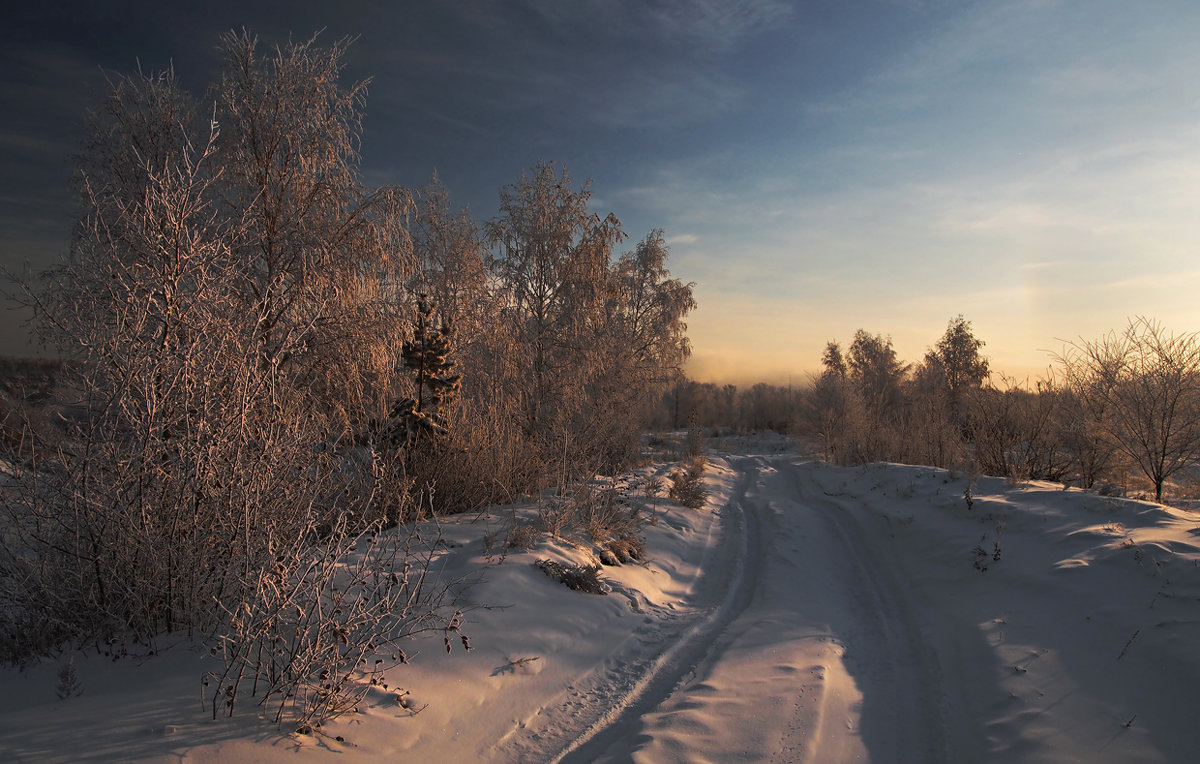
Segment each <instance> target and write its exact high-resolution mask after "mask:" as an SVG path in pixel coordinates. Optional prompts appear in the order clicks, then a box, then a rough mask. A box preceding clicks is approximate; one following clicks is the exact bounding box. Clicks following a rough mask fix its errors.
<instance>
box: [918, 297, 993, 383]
mask: <svg viewBox="0 0 1200 764" xmlns="http://www.w3.org/2000/svg"><path fill="white" fill-rule="evenodd" d="M984 344H985V343H984V341H983V340H981V339H979V338H978V337H976V336H975V334H974V332H972V331H971V322H970V321H967V320H966V319H965V318H963V317H962V315H961V314H960V315H959V316H957V317H955V318H953V319H951V320H950V323H949V324H948V325H947V326H946V333H945V334H943V335H942V338H941V339H940V340H938V343H937V346H936V347H935V348H934V349H933V351H931V355H932V356H933V357H934V358H936V360H937V362H938V363H939V364H940V365H941V368H942V373H943V374H944V375H945V379H946V386H947V387H948V388H949V389H950V394H951V396H952V398H954V399H955V400H957V399H960V398H961V397H962V396H963V395H964V394H965V393H966V392H967V391H969V390H975V389H978V388H979V386H980V385H982V384H983V382H984V380H986V379H987V377H988V360H987V359H986V358H984V357H983V356H982V355H981V354H980V352H979V350H980V348H982V347H983V346H984Z"/></svg>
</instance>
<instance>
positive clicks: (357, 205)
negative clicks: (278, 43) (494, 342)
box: [210, 32, 414, 427]
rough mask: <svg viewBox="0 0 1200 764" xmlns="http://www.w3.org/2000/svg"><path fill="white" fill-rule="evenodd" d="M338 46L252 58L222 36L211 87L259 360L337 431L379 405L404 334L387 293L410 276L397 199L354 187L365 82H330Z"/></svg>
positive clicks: (247, 44)
mask: <svg viewBox="0 0 1200 764" xmlns="http://www.w3.org/2000/svg"><path fill="white" fill-rule="evenodd" d="M348 46H349V41H348V40H338V41H335V42H334V43H332V44H331V45H329V46H327V47H321V46H319V45H317V43H316V38H315V37H314V38H312V39H310V40H308V41H305V42H290V43H288V44H287V45H285V46H282V47H278V48H276V49H274V50H273V51H268V52H266V53H265V54H264V53H263V52H262V51H261V50H260V45H259V42H258V40H257V38H255V37H254V36H253V35H251V34H250V33H248V32H241V33H234V32H229V33H227V34H225V35H223V36H222V37H221V42H220V46H219V50H220V53H221V56H222V66H221V70H220V75H219V79H218V81H217V82H216V83H215V84H214V85H213V86H212V87H211V88H210V96H211V97H212V99H213V101H214V103H215V110H216V119H217V121H218V123H219V124H220V125H221V132H220V137H219V139H218V143H217V148H218V151H219V153H220V163H221V177H220V184H219V186H220V189H221V202H222V205H223V207H224V210H225V214H226V215H227V216H228V217H229V218H230V219H234V220H239V221H241V222H242V225H243V230H242V233H241V235H240V236H239V238H238V239H237V240H236V241H234V242H233V251H234V255H235V257H236V258H237V260H238V262H239V267H240V268H241V270H242V276H241V278H240V279H239V281H238V285H239V287H240V289H241V290H242V297H243V299H244V300H245V302H246V312H247V313H248V314H249V315H251V316H253V318H254V321H255V326H254V333H255V338H256V341H257V343H258V347H259V356H260V362H261V363H262V364H263V366H264V368H265V367H276V368H278V369H280V370H281V371H282V372H284V373H286V374H287V376H288V377H289V378H290V379H292V380H293V381H294V383H295V384H296V385H297V386H298V387H301V388H304V389H310V390H312V391H313V392H314V393H315V394H318V395H320V396H321V397H322V398H323V399H324V400H325V401H327V403H328V404H329V405H320V406H318V404H317V402H316V401H313V402H312V403H311V404H310V405H312V406H313V407H314V408H315V409H319V410H326V411H327V412H328V413H329V414H330V415H332V416H333V417H335V418H337V417H341V418H343V419H346V420H349V419H355V418H356V414H355V413H354V411H355V410H356V409H362V408H364V407H365V408H370V407H373V406H381V405H383V403H384V401H385V400H386V397H387V388H388V387H389V385H388V379H387V376H388V374H389V373H390V372H389V370H390V369H392V368H394V367H395V366H396V364H395V361H396V359H395V351H396V350H397V349H399V347H400V345H401V338H402V336H403V324H404V322H403V320H402V316H401V315H400V313H399V311H398V309H397V305H398V304H399V300H398V299H397V295H396V294H395V287H396V285H399V284H402V283H403V282H404V279H406V278H407V276H408V275H409V274H410V273H411V272H412V270H413V268H414V262H413V257H412V248H411V245H410V243H409V239H408V234H407V230H406V228H405V225H404V217H405V213H406V212H407V211H408V209H409V198H408V195H407V194H406V193H404V192H402V191H400V190H398V189H395V188H391V187H383V188H379V189H372V188H368V187H366V186H364V185H363V184H362V183H361V182H360V180H359V174H358V164H359V155H358V145H359V135H360V130H361V123H362V114H363V106H364V103H365V97H366V86H367V83H366V82H358V83H354V84H351V85H349V86H344V85H343V84H342V82H341V73H342V69H343V68H344V57H345V55H346V51H347V49H348ZM355 424H356V422H354V421H343V422H342V423H341V425H342V426H343V427H352V426H354V425H355Z"/></svg>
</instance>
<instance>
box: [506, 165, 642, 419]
mask: <svg viewBox="0 0 1200 764" xmlns="http://www.w3.org/2000/svg"><path fill="white" fill-rule="evenodd" d="M590 198H591V192H590V190H589V189H588V186H587V184H585V185H584V186H582V187H581V188H579V189H574V188H572V187H571V180H570V177H569V176H568V175H567V172H566V170H565V169H563V170H562V171H561V172H559V171H558V170H556V168H555V166H554V165H553V164H552V163H545V162H542V163H539V164H537V165H536V166H535V167H534V168H533V170H532V171H531V172H530V173H529V174H527V175H523V176H522V177H521V179H520V180H519V181H518V182H517V183H515V184H513V185H511V186H508V187H506V188H504V189H502V190H501V192H500V214H499V216H498V217H496V218H495V219H493V220H492V221H490V222H489V223H488V224H487V226H486V232H487V235H488V238H489V240H490V241H491V243H492V245H493V246H494V247H495V248H496V252H495V254H494V255H493V256H491V257H490V266H491V270H492V272H493V274H494V275H495V277H496V280H497V283H498V285H499V287H500V288H501V291H502V297H503V308H502V315H503V316H504V319H505V322H506V325H507V326H508V328H509V329H510V331H511V333H512V339H513V342H514V344H515V349H516V350H517V352H516V353H514V354H513V355H512V357H511V358H510V360H511V362H512V363H513V368H512V372H513V373H512V376H511V380H512V384H514V385H515V386H517V387H518V388H519V390H518V392H517V394H518V395H519V397H520V398H521V400H522V401H523V406H524V409H525V423H524V425H525V429H526V432H527V433H528V435H529V436H530V437H533V438H545V437H548V436H553V435H554V433H555V432H556V431H559V432H561V430H562V428H563V427H566V426H567V421H568V420H569V418H570V416H571V414H572V411H573V409H574V407H575V406H576V404H577V402H578V401H577V398H578V396H579V395H580V394H581V390H582V387H583V385H584V383H585V382H586V381H587V380H588V378H589V375H590V373H591V371H592V369H593V363H594V361H595V356H594V354H592V353H591V352H590V351H591V347H592V344H593V339H594V335H595V333H596V332H597V330H598V328H599V325H600V321H601V318H602V316H603V313H602V310H603V306H604V298H605V296H606V294H605V293H606V290H607V288H608V274H609V264H610V259H611V256H612V250H613V247H614V246H615V245H616V244H617V243H618V242H619V241H620V240H621V239H622V238H623V237H624V233H623V232H622V230H621V224H620V222H619V221H618V220H617V219H616V217H614V216H613V215H611V214H610V215H608V216H606V217H600V215H598V214H597V213H594V212H592V211H591V210H589V208H588V201H589V199H590Z"/></svg>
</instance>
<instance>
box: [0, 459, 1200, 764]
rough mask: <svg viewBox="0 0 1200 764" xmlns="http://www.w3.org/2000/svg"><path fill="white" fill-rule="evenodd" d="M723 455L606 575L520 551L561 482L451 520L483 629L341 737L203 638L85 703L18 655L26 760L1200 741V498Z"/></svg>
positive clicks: (82, 670) (956, 758)
mask: <svg viewBox="0 0 1200 764" xmlns="http://www.w3.org/2000/svg"><path fill="white" fill-rule="evenodd" d="M760 445H762V446H763V447H762V448H758V449H757V450H758V451H764V450H770V449H771V448H774V449H775V450H776V451H778V450H780V449H781V448H783V449H786V448H787V445H786V443H782V444H781V443H779V442H775V441H766V442H765V443H763V444H760ZM748 448H749V449H754V448H755V444H754V443H751V444H749V445H748ZM670 469H672V465H669V464H654V465H647V466H646V467H644V468H643V469H642V471H641V472H640V473H639V474H637V475H631V476H629V477H628V478H625V479H623V480H625V482H624V483H623V484H622V485H623V487H622V489H621V490H624V491H625V493H626V495H628V496H631V497H637V496H643V497H646V496H647V494H645V493H639V491H641V490H642V489H641V488H640V487H639V486H644V485H645V484H646V481H648V480H649V479H650V478H651V477H665V476H666V475H667V474H668V473H669V470H670ZM704 480H705V483H706V485H707V486H708V488H709V490H710V491H711V499H710V503H709V506H708V507H707V508H706V509H702V510H690V509H686V508H683V507H681V506H679V505H678V504H674V503H672V502H664V501H662V500H657V501H658V504H655V503H654V500H650V499H649V498H648V497H647V502H648V506H647V512H648V514H649V519H650V522H649V524H648V525H646V526H645V527H644V528H642V534H643V535H644V536H645V542H646V550H647V559H646V560H645V561H644V562H643V563H641V564H636V565H622V566H619V567H612V568H605V570H604V571H603V575H604V577H605V580H606V581H607V582H608V584H609V585H610V586H611V588H612V593H611V594H610V595H609V596H607V597H598V596H595V595H591V594H584V593H581V592H577V591H572V590H570V589H567V588H566V587H564V586H562V585H561V584H560V583H558V582H556V581H552V580H551V579H549V578H548V577H547V576H545V575H543V573H542V572H541V571H540V570H539V569H538V568H537V567H536V566H535V565H534V564H533V563H535V562H537V561H539V560H543V559H553V560H557V561H559V562H561V563H562V564H565V565H570V564H588V562H587V561H588V560H592V559H594V545H593V544H592V543H591V542H590V541H589V540H588V539H586V538H581V537H579V536H570V535H568V534H562V535H558V536H542V537H540V538H539V540H538V541H537V542H536V544H534V545H533V547H532V548H530V549H498V548H497V546H496V544H495V538H497V536H498V534H502V533H503V532H504V531H505V529H507V528H511V527H513V526H512V524H513V522H515V521H518V520H520V521H521V522H526V523H528V522H533V521H534V520H535V518H536V512H537V511H538V510H537V508H536V507H534V506H528V507H524V508H516V509H511V508H509V509H502V510H501V511H500V512H498V513H495V514H490V515H479V516H476V517H469V516H462V517H457V518H447V519H445V520H444V521H442V522H441V524H440V525H441V531H442V532H443V533H444V543H439V546H438V549H439V552H438V555H439V556H438V561H437V570H436V571H434V572H435V573H436V575H437V576H440V577H442V578H443V579H444V580H456V579H457V578H458V577H460V576H467V575H477V574H479V573H480V572H481V571H482V578H481V579H480V580H479V581H478V583H477V585H475V586H474V587H472V588H471V589H470V590H469V591H468V592H466V594H465V595H464V600H463V602H462V603H461V604H462V605H463V606H464V607H466V608H467V610H466V613H467V624H466V627H465V628H467V629H468V630H469V633H470V635H471V637H472V640H473V643H474V646H475V649H473V650H471V651H470V652H466V653H464V652H463V651H461V650H456V651H455V652H454V654H453V655H447V654H446V653H445V652H444V651H443V650H441V649H439V648H440V647H441V645H440V643H438V642H437V640H433V641H432V643H418V644H416V645H414V650H413V651H412V653H411V655H412V656H413V657H414V658H415V660H413V661H412V663H411V665H405V666H403V667H396V668H394V669H391V670H389V672H388V682H389V685H390V686H385V687H372V688H371V690H370V693H369V695H368V697H367V698H366V699H365V701H364V702H363V703H362V704H361V705H360V707H359V708H358V709H357V712H356V713H353V714H348V715H346V716H344V717H342V718H339V719H337V720H333V721H330V722H329V723H327V724H326V725H325V727H324V729H323V730H322V732H321V734H320V735H297V734H294V733H290V732H289V731H288V730H280V729H277V728H275V727H273V726H272V725H270V724H269V723H266V722H264V720H263V719H262V718H258V717H256V715H255V714H254V713H247V714H246V715H244V716H243V715H239V716H238V717H235V718H234V719H231V720H219V721H213V720H212V719H211V718H210V716H209V714H208V713H207V711H206V709H205V708H204V707H203V705H202V704H201V703H199V702H198V699H197V696H196V686H197V677H199V676H200V675H201V673H202V672H203V671H204V670H205V666H206V665H207V664H205V661H206V660H207V658H206V657H205V654H204V653H203V652H201V651H198V650H197V649H196V646H195V645H193V644H192V643H190V642H188V641H187V640H184V639H182V638H181V639H180V640H178V644H177V645H176V646H175V647H173V648H171V649H165V650H162V651H161V652H160V653H159V654H158V655H156V656H154V657H146V658H144V659H139V660H136V661H134V660H127V661H118V662H113V661H111V660H110V659H107V658H104V657H102V656H96V655H94V654H90V655H89V654H88V651H80V652H77V653H76V654H74V656H73V657H74V660H75V661H76V666H77V668H78V672H79V675H80V676H81V677H82V683H83V687H84V691H83V694H82V695H80V696H79V697H75V698H71V699H69V700H66V701H62V700H59V699H58V698H57V697H56V695H55V689H54V687H55V681H56V680H55V677H56V671H57V664H56V662H54V661H47V662H45V663H43V664H40V665H37V666H34V667H30V668H29V669H28V670H25V671H19V670H17V669H15V668H12V669H0V678H2V679H3V683H4V687H5V688H6V690H7V692H6V693H4V694H0V760H5V761H38V762H42V761H77V760H90V761H97V762H99V761H111V760H129V761H189V762H229V761H232V762H241V761H279V762H288V763H289V764H291V763H292V762H310V761H319V762H323V761H331V760H333V759H334V758H336V759H337V760H338V761H343V762H351V761H399V760H407V761H489V762H500V763H504V764H510V763H516V762H570V763H577V762H590V761H609V762H616V761H638V762H656V763H657V762H705V761H708V762H730V761H768V762H769V761H774V762H819V763H820V764H824V763H825V762H852V761H871V762H938V761H942V762H961V761H988V762H1028V761H1042V762H1073V761H1089V762H1126V761H1139V762H1174V761H1192V760H1195V754H1196V752H1197V751H1200V726H1197V725H1196V723H1195V720H1196V717H1197V715H1198V714H1200V702H1198V701H1197V698H1198V697H1200V695H1197V689H1196V688H1197V687H1200V652H1198V651H1197V649H1196V645H1197V644H1200V538H1198V537H1200V515H1197V514H1196V513H1192V512H1188V511H1186V510H1179V509H1172V508H1170V507H1164V506H1160V505H1155V504H1150V503H1148V502H1139V501H1133V500H1127V499H1117V498H1112V497H1105V496H1099V495H1097V494H1095V493H1092V492H1086V491H1080V490H1077V489H1070V490H1067V489H1064V488H1063V487H1062V486H1061V485H1055V484H1050V483H1036V482H1034V483H1017V482H1013V481H1005V480H1002V479H997V478H987V477H981V478H978V479H977V480H976V479H973V478H971V477H969V476H968V475H966V474H964V473H962V472H950V471H947V470H941V469H934V468H929V467H912V466H903V465H892V464H871V465H864V466H859V467H836V466H832V465H828V464H823V463H820V462H813V461H810V460H806V459H803V458H800V457H798V456H797V455H796V454H794V453H790V452H789V453H767V454H763V453H754V452H751V453H741V454H723V453H722V454H717V453H714V454H710V455H709V467H708V470H707V472H706V474H705V478H704ZM639 481H640V482H639ZM968 486H969V487H970V491H971V494H970V495H971V501H966V500H965V499H964V491H965V490H966V489H967V488H968ZM521 512H523V513H524V514H523V515H521V514H518V513H521ZM489 538H491V539H492V543H488V541H487V540H488V539H489ZM164 642H166V640H164ZM422 646H424V649H422ZM93 652H94V651H93Z"/></svg>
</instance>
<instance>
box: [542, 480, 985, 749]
mask: <svg viewBox="0 0 1200 764" xmlns="http://www.w3.org/2000/svg"><path fill="white" fill-rule="evenodd" d="M729 466H730V467H732V468H733V469H734V470H736V472H737V473H738V479H737V481H736V485H737V488H736V490H735V491H734V492H733V495H732V496H731V497H730V499H729V501H728V502H727V503H726V505H725V506H724V507H723V508H722V510H721V523H722V530H723V533H724V536H725V540H724V543H723V544H722V546H723V547H724V548H725V549H727V550H736V555H735V556H734V557H733V558H732V559H730V560H729V561H728V562H727V564H722V565H716V566H709V567H708V568H707V569H706V575H705V580H704V582H703V586H702V591H703V592H704V593H705V595H706V596H708V597H710V598H711V600H710V601H711V603H712V604H711V605H710V607H711V611H710V612H708V613H707V614H706V615H705V616H704V617H703V618H702V619H701V620H700V621H699V622H698V623H697V624H696V625H695V626H694V627H693V628H692V629H690V630H689V631H688V632H687V633H686V634H684V635H683V638H682V639H681V640H680V641H678V642H675V643H672V644H664V645H662V648H663V654H662V660H660V661H659V662H657V663H655V664H654V667H653V669H652V672H651V673H650V674H649V675H648V676H645V677H642V678H641V681H640V684H639V685H638V686H637V687H636V688H635V690H634V692H632V693H630V697H627V698H621V699H620V704H621V705H622V706H623V707H622V708H621V710H620V712H619V713H615V714H613V715H612V716H611V717H610V718H607V719H605V720H603V722H602V723H601V724H599V725H596V726H594V727H593V728H592V729H590V730H588V731H587V732H586V733H585V735H584V736H583V737H581V738H577V739H576V740H575V741H573V742H572V743H571V744H570V745H569V746H568V749H567V751H566V752H565V755H563V756H562V757H561V760H562V761H564V762H588V761H597V760H599V761H606V760H612V761H623V760H627V759H629V758H633V759H634V760H639V761H641V760H644V761H671V760H676V761H699V760H704V759H708V760H711V761H780V762H793V761H802V760H810V761H821V762H827V761H865V760H870V761H877V762H887V761H924V762H933V761H961V760H965V758H969V756H967V755H966V754H968V753H969V752H968V751H964V750H961V749H957V748H955V747H954V743H955V742H956V741H963V742H965V741H966V740H967V739H968V738H969V737H970V736H969V735H959V734H954V733H955V732H956V731H955V730H950V729H947V724H948V723H947V718H948V717H952V714H949V713H948V704H947V703H946V701H945V699H946V698H947V697H949V696H951V695H952V694H954V693H955V692H956V691H957V689H956V688H945V687H943V681H944V680H943V672H942V671H941V670H940V669H939V667H938V665H937V659H936V656H935V654H934V653H933V651H932V650H931V649H930V648H929V647H927V646H926V645H925V643H924V641H923V639H922V636H921V632H920V629H919V628H918V626H917V624H916V622H915V618H916V613H915V608H914V604H913V601H912V598H911V597H910V596H909V594H908V592H909V590H910V589H911V582H910V581H909V580H908V578H907V576H906V575H905V574H904V572H903V570H902V569H901V568H900V566H899V564H898V562H897V561H896V560H895V559H894V557H893V556H892V555H891V554H889V551H888V549H887V548H886V547H885V546H884V545H882V544H880V543H879V542H878V540H877V539H875V538H873V537H872V535H871V534H868V533H864V532H863V530H862V529H861V528H860V527H859V525H858V523H857V521H856V520H855V519H854V517H853V516H852V515H851V514H850V513H849V512H848V511H846V508H845V507H844V506H842V504H841V503H839V501H838V500H837V499H836V497H829V496H826V495H824V494H823V493H821V492H820V491H819V490H818V489H816V488H814V487H813V486H812V484H811V481H808V482H806V481H804V480H802V479H801V478H800V477H799V475H798V471H797V467H796V465H795V460H794V457H792V456H774V457H765V456H747V457H731V458H730V459H729Z"/></svg>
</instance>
